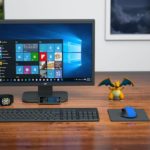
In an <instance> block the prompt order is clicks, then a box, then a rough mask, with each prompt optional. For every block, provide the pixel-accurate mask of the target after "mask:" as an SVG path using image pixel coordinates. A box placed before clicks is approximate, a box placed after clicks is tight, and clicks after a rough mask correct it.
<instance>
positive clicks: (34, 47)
mask: <svg viewBox="0 0 150 150" xmlns="http://www.w3.org/2000/svg"><path fill="white" fill-rule="evenodd" d="M23 48H24V52H38V44H35V43H30V44H24V45H23Z"/></svg>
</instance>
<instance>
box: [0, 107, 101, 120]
mask: <svg viewBox="0 0 150 150" xmlns="http://www.w3.org/2000/svg"><path fill="white" fill-rule="evenodd" d="M96 121H99V114H98V110H97V109H96V108H31V109H30V108H25V109H24V108H18V109H14V108H13V109H11V108H9V109H0V122H96Z"/></svg>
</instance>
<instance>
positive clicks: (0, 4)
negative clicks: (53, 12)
mask: <svg viewBox="0 0 150 150" xmlns="http://www.w3.org/2000/svg"><path fill="white" fill-rule="evenodd" d="M3 19H4V1H3V0H0V20H3Z"/></svg>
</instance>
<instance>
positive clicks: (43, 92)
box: [22, 85, 68, 103]
mask: <svg viewBox="0 0 150 150" xmlns="http://www.w3.org/2000/svg"><path fill="white" fill-rule="evenodd" d="M41 97H59V98H60V100H61V101H62V102H66V101H68V93H67V92H65V91H53V87H52V86H47V85H45V86H44V85H42V86H38V91H28V92H24V93H23V95H22V101H23V102H25V103H39V101H40V98H41Z"/></svg>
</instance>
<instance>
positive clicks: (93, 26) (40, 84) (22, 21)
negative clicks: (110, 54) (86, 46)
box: [0, 19, 95, 86]
mask: <svg viewBox="0 0 150 150" xmlns="http://www.w3.org/2000/svg"><path fill="white" fill-rule="evenodd" d="M9 23H10V24H15V23H23V24H25V23H27V24H28V23H60V24H61V23H91V24H92V76H91V81H90V82H75V81H68V82H66V81H65V82H63V81H62V82H56V81H54V82H46V81H45V82H0V86H42V85H43V86H53V85H54V86H55V85H56V86H57V85H59V86H78V85H81V86H84V85H85V86H87V85H89V86H90V85H94V84H95V20H94V19H44V20H37V19H36V20H35V19H28V20H10V19H9V20H0V24H9Z"/></svg>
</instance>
